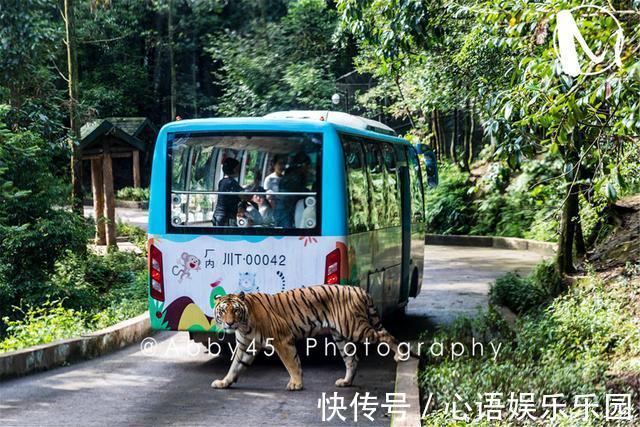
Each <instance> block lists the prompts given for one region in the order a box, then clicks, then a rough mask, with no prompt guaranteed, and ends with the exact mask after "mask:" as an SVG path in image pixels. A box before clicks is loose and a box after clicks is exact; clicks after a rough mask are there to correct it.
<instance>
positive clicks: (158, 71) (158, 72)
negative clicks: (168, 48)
mask: <svg viewBox="0 0 640 427" xmlns="http://www.w3.org/2000/svg"><path fill="white" fill-rule="evenodd" d="M163 18H164V14H163V13H161V12H160V11H156V12H155V16H154V20H155V23H156V34H155V43H156V50H155V52H154V64H153V96H154V99H155V100H156V102H157V103H158V105H163V104H164V102H163V100H162V97H161V96H160V83H161V82H162V51H163V50H164V46H163V43H162V27H163V21H164V19H163Z"/></svg>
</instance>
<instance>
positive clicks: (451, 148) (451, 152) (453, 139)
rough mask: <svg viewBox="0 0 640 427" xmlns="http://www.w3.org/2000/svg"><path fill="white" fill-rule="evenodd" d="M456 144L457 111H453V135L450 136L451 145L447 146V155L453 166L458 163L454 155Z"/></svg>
mask: <svg viewBox="0 0 640 427" xmlns="http://www.w3.org/2000/svg"><path fill="white" fill-rule="evenodd" d="M457 142H458V109H457V108H456V109H454V110H453V133H452V134H451V145H449V155H450V157H451V161H452V162H453V163H455V164H457V163H458V156H457V155H456V143H457Z"/></svg>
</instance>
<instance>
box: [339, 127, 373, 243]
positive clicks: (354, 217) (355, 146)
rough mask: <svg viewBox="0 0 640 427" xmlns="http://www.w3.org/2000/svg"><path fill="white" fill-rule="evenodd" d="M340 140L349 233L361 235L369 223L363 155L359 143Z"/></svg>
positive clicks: (344, 137) (347, 138)
mask: <svg viewBox="0 0 640 427" xmlns="http://www.w3.org/2000/svg"><path fill="white" fill-rule="evenodd" d="M341 139H342V148H343V150H344V163H345V167H346V175H347V198H348V202H349V214H348V223H349V233H361V232H363V231H366V230H367V228H368V227H367V226H368V223H369V221H368V212H369V209H368V206H369V205H368V203H367V198H368V197H367V187H368V185H367V176H366V174H365V169H364V153H363V150H362V145H361V143H360V142H359V141H358V140H357V139H356V138H353V137H351V136H348V135H342V136H341Z"/></svg>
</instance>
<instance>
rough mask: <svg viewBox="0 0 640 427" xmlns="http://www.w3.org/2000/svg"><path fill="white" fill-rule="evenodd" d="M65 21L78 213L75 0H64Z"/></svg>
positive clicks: (73, 201)
mask: <svg viewBox="0 0 640 427" xmlns="http://www.w3.org/2000/svg"><path fill="white" fill-rule="evenodd" d="M64 21H65V31H66V45H67V70H68V88H69V128H70V129H71V137H70V139H69V146H70V148H71V207H72V209H73V211H74V212H75V213H77V214H78V215H82V214H83V210H82V181H81V180H80V173H81V166H82V157H81V153H80V148H79V147H80V146H79V144H80V120H79V117H78V108H77V107H78V53H77V50H76V28H75V16H74V7H73V0H64Z"/></svg>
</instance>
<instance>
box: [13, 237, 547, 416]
mask: <svg viewBox="0 0 640 427" xmlns="http://www.w3.org/2000/svg"><path fill="white" fill-rule="evenodd" d="M425 260H426V264H425V265H426V268H425V281H424V285H423V288H422V294H421V295H420V297H419V298H417V299H415V300H412V301H411V303H410V305H409V307H408V310H407V311H408V319H406V320H405V323H406V324H407V325H403V328H404V326H408V324H409V323H411V324H412V325H414V326H413V327H412V328H411V329H413V330H414V333H417V332H419V331H420V330H424V328H426V327H431V325H433V324H434V323H438V322H448V321H450V320H451V319H452V318H453V317H454V316H456V315H459V314H471V315H473V314H474V313H475V312H476V311H477V309H478V308H479V307H482V306H485V305H486V303H487V290H488V284H489V283H490V282H491V281H492V280H493V279H495V278H496V277H498V276H499V275H501V274H503V273H504V272H506V271H510V270H514V269H519V270H521V271H523V272H524V271H526V270H528V269H530V268H531V267H532V266H533V265H535V264H536V263H537V262H538V261H539V260H540V257H539V256H538V255H535V254H531V253H528V252H522V251H512V250H497V249H490V248H463V247H447V246H428V247H427V253H426V257H425ZM421 328H422V329H421ZM154 338H155V339H156V340H157V345H156V346H155V347H154V349H153V351H152V352H150V354H146V353H143V352H142V351H141V350H140V347H139V346H137V345H134V346H131V347H128V348H126V349H124V350H122V351H119V352H116V353H113V354H111V355H109V356H106V357H102V358H99V359H95V360H91V361H87V362H82V363H78V364H75V365H72V366H67V367H63V368H59V369H54V370H52V371H49V372H43V373H39V374H34V375H31V376H28V377H24V378H19V379H14V380H10V381H5V382H2V383H0V425H3V426H8V425H69V424H72V425H83V426H87V425H104V424H107V423H108V424H110V425H122V424H126V425H158V424H162V425H164V424H177V425H208V426H212V425H231V426H237V425H242V426H253V425H279V426H282V425H295V426H301V425H325V426H326V425H349V424H353V415H352V413H350V412H348V411H345V412H343V414H344V416H345V417H347V421H349V420H351V421H350V422H347V423H343V422H341V421H340V420H338V419H337V418H334V419H333V420H332V421H331V422H329V423H322V422H321V412H320V409H318V408H317V404H318V399H319V398H320V397H321V395H322V392H326V393H327V395H329V394H332V393H333V392H334V391H337V392H338V393H339V395H340V396H343V397H344V398H345V399H344V401H345V405H346V406H347V407H348V404H349V402H350V401H351V398H352V397H353V396H354V394H355V392H360V393H364V392H366V391H368V392H370V393H371V394H372V395H375V396H377V397H378V400H379V401H384V399H385V394H386V393H390V392H393V389H394V381H395V363H394V362H393V359H392V358H391V357H386V358H382V357H369V358H366V359H365V358H362V359H363V360H362V361H361V366H360V369H359V371H358V374H357V376H356V379H355V384H356V386H355V387H352V388H348V389H340V388H337V387H335V386H334V381H335V380H336V379H337V378H339V377H340V376H342V375H343V370H344V365H343V364H342V362H341V361H340V360H339V359H338V358H324V357H314V358H310V359H303V361H302V364H303V371H304V382H305V390H303V391H300V392H287V391H285V390H284V388H285V385H286V383H287V379H288V376H287V373H286V371H285V369H284V367H283V366H282V364H281V363H280V362H279V361H278V360H266V359H265V360H259V361H257V362H256V363H255V364H254V365H253V366H252V367H251V368H250V369H249V370H248V371H247V372H246V373H245V375H244V376H243V377H241V378H240V380H239V382H238V383H237V384H236V385H234V387H233V388H231V389H229V390H214V389H212V388H210V383H211V381H212V380H213V379H216V378H220V377H222V376H223V375H224V373H225V372H226V370H227V368H228V359H226V358H224V357H223V358H217V359H216V358H213V357H212V356H211V355H209V354H206V353H204V352H199V353H198V354H195V351H194V350H195V348H194V347H189V345H188V343H189V340H188V337H187V335H186V333H169V332H164V333H160V334H157V335H156V336H155V337H154ZM408 338H410V337H408ZM414 338H415V336H414ZM389 423H390V419H389V418H388V417H386V416H385V414H384V410H383V409H382V408H379V409H378V411H377V412H376V418H375V422H373V423H372V422H369V421H368V420H365V422H363V423H362V424H363V425H389Z"/></svg>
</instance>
